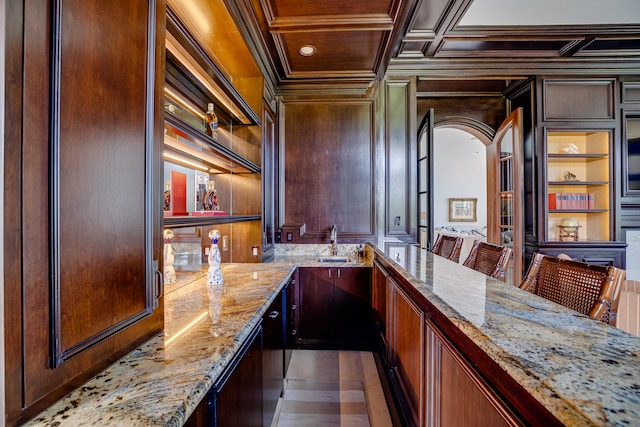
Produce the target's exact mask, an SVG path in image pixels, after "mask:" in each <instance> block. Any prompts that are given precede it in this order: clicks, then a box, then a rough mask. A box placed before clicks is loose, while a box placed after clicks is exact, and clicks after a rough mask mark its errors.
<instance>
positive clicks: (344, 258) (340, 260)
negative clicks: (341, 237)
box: [318, 256, 351, 262]
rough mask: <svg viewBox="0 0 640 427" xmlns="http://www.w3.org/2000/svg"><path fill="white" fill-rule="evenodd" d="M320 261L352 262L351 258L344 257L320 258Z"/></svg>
mask: <svg viewBox="0 0 640 427" xmlns="http://www.w3.org/2000/svg"><path fill="white" fill-rule="evenodd" d="M318 261H320V262H349V261H351V260H350V259H349V258H347V257H343V256H328V257H324V258H320V259H319V260H318Z"/></svg>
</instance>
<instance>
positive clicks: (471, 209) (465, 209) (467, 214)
mask: <svg viewBox="0 0 640 427" xmlns="http://www.w3.org/2000/svg"><path fill="white" fill-rule="evenodd" d="M477 203H478V199H454V198H450V199H449V222H476V204H477Z"/></svg>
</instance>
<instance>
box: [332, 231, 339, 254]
mask: <svg viewBox="0 0 640 427" xmlns="http://www.w3.org/2000/svg"><path fill="white" fill-rule="evenodd" d="M336 255H338V227H336V225H335V224H333V225H332V226H331V256H336Z"/></svg>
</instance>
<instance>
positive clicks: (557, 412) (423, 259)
mask: <svg viewBox="0 0 640 427" xmlns="http://www.w3.org/2000/svg"><path fill="white" fill-rule="evenodd" d="M380 247H381V248H382V247H383V245H380ZM371 248H372V249H373V248H374V247H373V246H371ZM374 250H375V253H376V255H378V256H381V257H383V258H384V259H385V260H386V261H387V263H389V264H390V265H391V266H392V267H393V268H394V269H395V270H396V271H397V272H398V273H399V274H400V275H401V276H402V277H403V278H404V279H406V280H407V281H408V282H409V283H410V284H411V285H412V286H414V287H415V288H416V289H417V290H418V291H419V292H420V293H421V294H422V295H423V296H424V297H425V298H426V299H427V300H428V301H429V302H430V303H431V304H432V305H434V306H435V307H436V308H437V309H438V310H439V311H440V312H442V313H443V314H444V315H445V316H446V317H447V318H448V319H449V320H451V321H452V322H453V323H454V324H455V325H456V326H457V327H458V328H459V329H460V330H461V331H462V332H463V333H464V334H466V336H467V337H469V338H470V339H471V340H472V341H473V342H474V343H475V344H476V345H478V347H480V348H481V349H482V350H483V351H484V352H485V353H486V354H488V355H489V356H490V357H491V358H492V359H493V360H494V361H495V362H496V363H497V364H498V365H499V366H500V367H502V369H504V371H506V372H507V373H508V374H509V375H510V376H511V377H512V378H514V379H515V380H516V381H517V382H518V383H519V384H520V385H522V386H523V387H524V388H525V390H526V391H527V392H528V393H529V394H531V395H532V396H533V397H534V398H535V399H536V400H538V401H539V402H540V403H541V404H542V405H543V406H544V407H546V408H547V409H548V410H549V411H550V412H551V413H552V414H553V415H554V416H555V417H556V418H558V419H559V420H560V421H561V422H562V423H564V424H565V425H568V426H590V425H596V426H605V425H615V426H638V425H640V338H638V337H636V336H633V335H630V334H628V333H626V332H624V331H622V330H620V329H617V328H614V327H611V326H609V325H606V324H604V323H602V322H599V321H596V320H593V319H590V318H589V317H587V316H584V315H582V314H579V313H576V312H574V311H571V310H569V309H566V308H564V307H562V306H560V305H557V304H555V303H552V302H550V301H547V300H545V299H543V298H540V297H538V296H536V295H533V294H530V293H528V292H525V291H522V290H520V289H518V288H516V287H513V286H510V285H507V284H505V283H503V282H500V281H498V280H495V279H492V278H490V277H488V276H486V275H484V274H482V273H479V272H477V271H474V270H472V269H469V268H466V267H464V266H462V265H460V264H456V263H454V262H452V261H448V260H446V259H445V258H442V257H439V256H435V255H433V254H431V253H430V252H428V251H426V250H421V249H418V248H417V247H414V246H409V247H407V248H406V251H405V252H404V253H403V257H400V258H396V256H395V253H396V252H397V250H398V249H397V247H392V248H390V249H388V250H387V251H385V250H382V249H379V248H377V247H376V248H375V249H374ZM403 250H404V249H403ZM394 259H399V261H400V262H396V261H394Z"/></svg>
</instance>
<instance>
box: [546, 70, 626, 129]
mask: <svg viewBox="0 0 640 427" xmlns="http://www.w3.org/2000/svg"><path fill="white" fill-rule="evenodd" d="M613 87H614V79H593V80H584V79H581V80H568V79H563V80H553V79H545V80H544V83H543V87H542V91H543V93H542V99H543V105H542V117H543V120H571V119H582V120H603V119H613V118H614V94H613Z"/></svg>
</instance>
